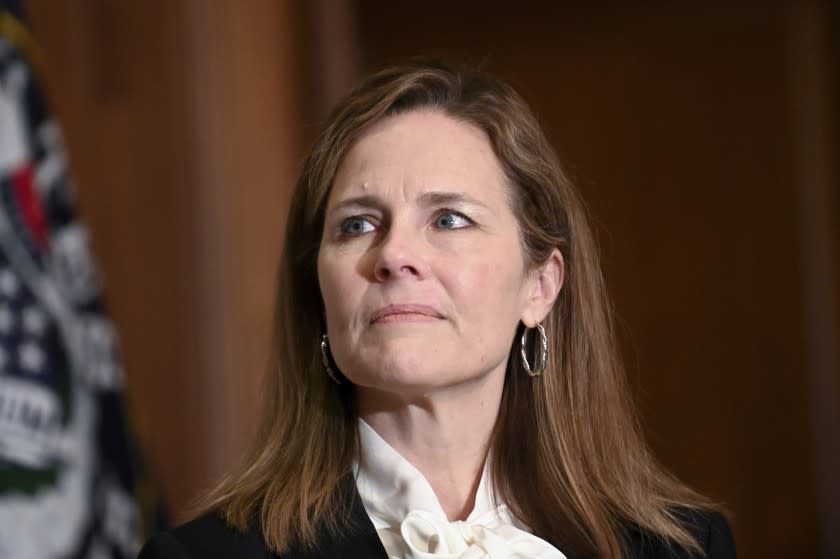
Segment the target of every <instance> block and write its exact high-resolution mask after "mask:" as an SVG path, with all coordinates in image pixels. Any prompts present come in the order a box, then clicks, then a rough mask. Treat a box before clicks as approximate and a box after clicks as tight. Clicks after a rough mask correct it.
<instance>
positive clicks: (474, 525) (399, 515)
mask: <svg viewBox="0 0 840 559" xmlns="http://www.w3.org/2000/svg"><path fill="white" fill-rule="evenodd" d="M359 441H360V454H359V459H358V460H357V462H356V464H355V467H354V471H355V473H356V486H357V488H358V491H359V495H360V497H361V500H362V504H363V505H364V507H365V510H366V511H367V514H368V516H369V517H370V519H371V521H372V523H373V525H374V527H375V528H376V531H377V533H378V534H379V537H380V539H381V540H382V544H383V545H384V547H385V550H386V551H387V552H388V556H389V558H391V559H432V558H435V559H444V558H453V559H454V558H459V559H481V558H485V557H486V558H488V559H508V558H523V559H524V558H525V557H528V558H540V559H542V558H545V559H549V558H550V559H565V556H564V555H563V554H562V553H561V552H560V551H559V550H557V549H556V548H555V547H553V546H552V545H551V544H549V543H548V542H546V541H544V540H542V539H540V538H538V537H536V536H534V535H532V534H530V533H529V532H528V529H527V527H526V526H525V525H523V524H521V523H520V522H517V521H516V520H515V519H514V518H513V517H512V516H511V514H510V513H509V511H508V509H507V506H506V505H505V504H503V503H499V502H498V500H497V499H496V498H495V495H494V493H493V488H492V485H493V484H492V483H491V481H490V480H491V479H492V478H491V476H490V472H489V462H490V461H489V460H488V461H487V463H485V465H484V471H483V472H482V476H481V480H480V482H479V486H478V491H477V493H476V497H475V507H474V508H473V510H472V512H471V513H470V514H469V516H468V517H467V519H466V520H464V521H455V522H449V521H448V519H447V518H446V513H445V512H444V511H443V508H442V507H441V505H440V502H439V501H438V499H437V496H436V495H435V493H434V490H433V489H432V486H431V485H430V484H429V482H428V481H427V480H426V478H425V477H424V476H423V474H422V473H421V472H420V471H419V470H418V469H417V468H415V467H414V465H412V464H411V463H410V462H409V461H408V460H406V459H405V458H403V457H402V455H400V454H399V453H398V452H397V451H396V450H395V449H394V448H393V447H392V446H391V445H389V444H388V443H387V442H386V441H385V440H384V439H383V438H382V437H381V436H379V434H378V433H377V432H376V431H374V429H373V428H372V427H371V426H370V425H368V424H367V423H366V422H365V421H364V420H362V419H360V420H359Z"/></svg>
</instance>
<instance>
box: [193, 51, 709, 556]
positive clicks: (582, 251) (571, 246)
mask: <svg viewBox="0 0 840 559" xmlns="http://www.w3.org/2000/svg"><path fill="white" fill-rule="evenodd" d="M417 109H431V110H438V111H441V112H443V113H444V114H446V115H449V116H451V117H453V118H455V119H459V120H461V121H463V122H466V123H469V124H471V125H474V126H476V127H478V128H480V129H481V130H483V131H484V132H485V133H486V134H487V137H488V138H489V140H490V143H491V144H492V146H493V148H494V150H495V153H496V156H497V158H498V160H499V162H500V163H501V166H502V168H503V169H504V172H505V173H506V175H507V179H508V182H509V183H510V186H511V188H512V193H513V196H511V200H512V204H513V206H514V212H515V214H516V216H517V218H518V221H519V225H520V229H521V233H522V242H523V245H524V252H525V257H526V261H528V262H529V263H531V264H536V263H540V262H543V261H545V259H547V258H548V256H549V254H550V253H551V251H552V249H554V248H558V249H559V250H560V252H561V253H562V254H563V258H564V260H565V265H566V269H565V278H566V280H565V285H564V286H563V289H562V290H561V292H560V296H559V297H558V300H557V302H556V303H555V305H554V306H553V308H552V310H551V311H550V313H549V315H548V316H547V317H546V319H545V321H544V323H543V324H544V327H545V330H546V333H547V335H548V339H549V344H550V348H551V351H550V353H549V359H548V363H547V367H546V369H545V370H544V372H543V374H542V375H541V376H539V377H535V378H532V377H529V376H528V375H527V374H525V372H524V371H523V370H522V365H521V363H520V361H519V359H514V358H511V359H509V360H508V361H509V362H508V371H507V376H506V379H505V387H504V391H503V395H502V403H501V408H500V414H499V417H498V420H497V423H496V428H495V431H494V434H493V440H492V442H491V445H492V448H493V453H492V460H493V465H492V466H493V468H492V471H493V472H494V480H493V482H494V487H495V488H496V490H497V492H498V494H499V496H500V497H501V499H502V500H503V501H504V502H505V503H507V504H508V506H509V507H510V508H511V510H512V512H513V513H514V515H515V516H516V517H518V518H519V519H521V520H522V521H523V522H524V523H525V524H527V525H528V526H530V527H531V528H532V529H533V531H534V533H535V534H536V535H538V536H540V537H542V538H544V539H546V540H548V541H550V542H552V543H553V544H554V545H556V546H557V547H559V548H560V549H561V550H563V551H564V552H566V553H571V552H574V553H582V554H596V555H598V556H603V557H619V556H621V555H622V553H623V545H624V536H623V534H624V533H625V531H626V530H627V529H629V528H630V527H637V528H638V529H641V530H643V531H645V532H647V533H649V534H651V535H653V536H658V537H661V538H663V539H666V540H669V541H671V542H673V543H675V544H676V545H678V546H681V547H684V548H687V549H691V550H694V551H699V550H700V547H699V546H698V544H697V542H696V541H695V539H694V538H693V537H692V535H691V534H690V533H689V531H688V530H687V529H686V528H685V526H684V525H683V524H682V523H681V522H680V519H679V514H680V513H679V510H680V509H683V508H688V509H710V508H711V504H710V503H709V502H708V501H706V500H705V499H704V498H703V497H701V496H699V495H697V494H696V493H694V492H692V491H691V490H689V489H687V488H685V487H684V486H683V485H681V484H680V483H679V482H677V481H676V480H675V479H674V478H673V477H671V476H670V475H669V474H668V473H667V472H665V471H664V470H663V468H661V467H660V466H659V465H658V464H657V463H656V462H655V460H654V459H653V457H652V456H651V455H650V453H649V451H648V449H647V447H646V446H645V444H644V442H643V440H642V437H641V435H640V430H639V426H638V423H637V420H636V417H635V415H634V412H633V409H632V405H631V402H630V398H629V396H628V391H627V387H626V386H625V380H624V372H623V369H622V366H621V363H620V360H619V357H618V355H617V344H616V340H615V335H614V331H613V323H612V318H611V313H610V308H609V304H608V300H607V293H606V289H605V286H604V281H603V277H602V275H601V267H600V264H599V256H598V250H597V246H596V242H595V239H594V237H593V234H592V231H591V230H590V228H589V225H588V224H587V218H586V212H585V209H584V206H583V203H582V201H581V200H580V198H579V197H578V194H577V192H576V191H575V189H574V187H573V186H572V184H571V182H570V181H569V180H568V178H567V177H566V176H565V175H564V173H563V171H562V169H561V166H560V164H559V162H558V160H557V158H556V155H555V153H554V151H553V149H552V148H551V146H550V144H549V142H548V141H547V139H546V137H545V136H544V134H543V132H542V130H541V129H540V127H539V125H538V124H537V121H536V119H535V118H534V116H533V115H532V113H531V111H530V110H529V108H528V106H527V105H526V104H525V102H524V101H523V100H522V98H521V97H520V96H519V95H518V94H517V93H516V92H515V91H514V90H513V89H512V88H511V87H509V86H508V85H506V84H505V83H503V82H501V81H499V80H497V79H495V78H492V77H489V76H487V75H484V74H480V73H477V72H470V71H463V70H460V69H453V68H451V67H449V66H447V65H444V64H439V63H414V64H409V65H404V66H397V67H393V68H389V69H386V70H383V71H381V72H379V73H377V74H375V75H373V76H371V77H369V78H368V79H366V80H365V81H364V82H363V83H362V84H361V85H359V86H358V87H357V88H356V89H355V90H354V91H353V92H352V93H350V95H349V96H348V97H347V98H346V99H344V101H343V102H342V103H341V104H340V105H339V106H338V107H337V108H336V109H335V111H334V112H333V114H332V115H331V117H330V119H329V121H328V125H327V126H326V128H325V129H324V131H323V132H322V133H321V134H320V136H319V137H318V138H317V140H316V142H315V145H314V147H313V148H312V151H311V153H310V154H309V156H308V157H307V158H306V160H305V162H304V165H303V169H302V172H301V175H300V178H299V179H298V181H297V184H296V186H295V190H294V193H293V196H292V201H291V207H290V210H289V219H288V222H287V229H286V237H285V244H284V249H283V254H282V258H281V261H280V270H279V280H278V285H277V302H276V308H275V323H274V338H273V347H272V362H271V367H270V369H269V374H267V375H266V384H265V389H264V402H263V408H262V416H261V425H260V429H259V431H258V434H257V437H256V439H255V442H254V446H253V448H252V450H251V452H250V454H249V455H248V456H247V457H246V460H245V462H244V466H243V468H242V469H241V470H240V471H239V472H237V473H236V474H235V475H231V476H229V477H228V478H227V479H225V480H223V481H222V482H221V484H220V485H219V486H218V487H216V488H215V489H214V490H213V491H212V492H211V493H210V494H209V495H208V496H207V497H206V498H205V500H204V502H203V505H202V506H203V509H202V510H203V511H204V512H211V511H212V512H215V513H217V514H221V515H222V516H223V517H224V518H225V519H226V520H227V521H228V523H230V524H231V525H232V526H234V527H237V528H239V529H243V530H244V529H245V528H246V527H247V526H248V525H249V524H250V523H252V522H254V521H256V520H257V518H259V521H260V523H261V528H262V530H263V533H264V536H265V540H266V542H267V544H268V546H269V547H270V548H271V549H272V550H273V551H275V552H282V551H283V550H286V549H288V548H289V547H290V546H291V545H294V544H303V545H311V544H313V543H314V541H315V538H316V534H317V532H318V530H319V529H323V528H326V529H329V530H330V531H332V532H334V533H335V532H340V531H341V530H346V529H348V524H347V521H348V520H347V519H348V518H349V507H350V503H349V502H348V501H349V499H347V496H346V494H345V493H344V492H342V491H340V490H339V489H340V488H341V487H342V483H343V480H346V476H348V475H349V472H350V470H351V465H352V461H353V459H354V456H355V453H356V451H357V447H358V435H357V431H356V425H357V423H356V412H355V409H354V395H353V388H352V386H351V385H349V384H348V383H344V384H343V385H340V386H338V385H336V384H334V383H333V382H332V381H331V380H330V379H329V378H328V377H327V375H326V374H325V372H324V368H323V366H322V364H321V361H320V359H321V358H320V353H319V345H318V344H319V342H320V336H321V334H322V332H324V324H323V319H322V318H321V317H322V316H323V308H322V305H323V303H322V300H321V296H320V291H319V288H318V277H317V271H316V259H317V254H318V249H319V244H320V238H321V234H322V229H323V219H324V210H325V207H326V202H327V196H328V194H329V191H330V188H331V186H332V181H333V177H334V176H335V173H336V170H337V168H338V166H339V163H340V162H341V160H342V158H343V157H344V155H345V154H346V153H347V151H348V149H349V148H350V146H351V145H352V144H353V142H354V141H355V139H356V138H357V137H358V136H359V134H360V133H361V132H362V131H363V130H365V128H366V127H367V126H369V125H371V124H372V123H374V122H376V121H378V120H380V119H382V118H386V117H387V116H389V115H393V114H397V113H400V112H405V111H411V110H417ZM513 344H514V341H513V340H511V345H512V347H513ZM512 355H513V354H512Z"/></svg>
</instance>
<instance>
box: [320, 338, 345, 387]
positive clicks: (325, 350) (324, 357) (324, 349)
mask: <svg viewBox="0 0 840 559" xmlns="http://www.w3.org/2000/svg"><path fill="white" fill-rule="evenodd" d="M328 343H329V340H327V335H326V334H321V362H322V363H323V364H324V368H325V369H326V370H327V375H328V376H329V377H330V378H331V379H332V380H333V382H334V383H336V384H341V379H339V378H338V375H337V374H335V371H333V370H332V367H330V354H329V351H330V348H329V345H328Z"/></svg>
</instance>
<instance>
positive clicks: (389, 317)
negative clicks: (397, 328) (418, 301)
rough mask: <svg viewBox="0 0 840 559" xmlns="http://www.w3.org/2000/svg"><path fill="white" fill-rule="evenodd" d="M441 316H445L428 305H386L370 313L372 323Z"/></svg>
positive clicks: (421, 319) (428, 318) (418, 319)
mask: <svg viewBox="0 0 840 559" xmlns="http://www.w3.org/2000/svg"><path fill="white" fill-rule="evenodd" d="M440 318H443V315H442V314H440V313H439V312H438V311H437V310H435V308H434V307H430V306H428V305H386V306H384V307H382V308H380V309H377V310H376V311H374V312H373V313H372V314H371V315H370V323H371V324H376V323H377V322H402V321H405V322H410V321H423V320H430V319H440Z"/></svg>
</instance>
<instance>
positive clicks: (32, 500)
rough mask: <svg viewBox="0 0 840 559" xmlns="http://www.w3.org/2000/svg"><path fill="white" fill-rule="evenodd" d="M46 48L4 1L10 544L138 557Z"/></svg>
mask: <svg viewBox="0 0 840 559" xmlns="http://www.w3.org/2000/svg"><path fill="white" fill-rule="evenodd" d="M0 7H1V6H0ZM34 57H35V51H34V47H33V45H32V41H31V38H30V36H29V34H28V33H27V31H26V28H25V27H24V26H23V24H22V23H21V20H20V19H19V18H18V17H16V14H14V13H12V11H10V10H8V9H7V10H0V557H2V558H4V559H15V558H21V559H39V558H44V559H52V558H81V557H86V558H120V557H134V556H135V555H136V553H137V551H138V549H139V548H138V545H139V542H140V540H141V538H142V534H141V518H140V512H139V507H138V506H137V504H136V501H135V498H134V495H135V486H136V483H137V482H136V479H135V477H136V476H135V471H134V462H133V459H132V447H131V446H130V444H129V442H130V440H129V437H128V433H127V429H126V422H125V418H124V414H123V406H122V401H121V392H122V389H123V384H124V375H123V367H122V364H121V360H120V357H119V351H118V340H117V336H116V333H115V330H114V325H113V324H112V322H111V321H110V320H109V319H108V317H107V315H106V314H105V312H104V309H103V304H102V297H101V289H100V284H99V282H98V278H97V275H96V272H95V268H94V264H93V260H92V257H91V253H90V249H89V244H88V235H87V231H86V229H85V227H84V226H83V225H82V224H81V223H80V222H79V220H78V219H77V215H76V212H75V209H74V201H73V189H72V185H71V184H70V182H69V179H68V176H67V162H66V158H65V152H64V149H63V144H62V139H61V132H60V129H59V127H58V125H57V124H56V122H55V121H54V120H53V119H52V118H51V117H50V115H49V113H48V112H47V110H46V105H45V103H44V99H43V97H42V95H41V90H40V88H39V86H38V83H37V80H36V75H35V73H34V72H33V60H34Z"/></svg>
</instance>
